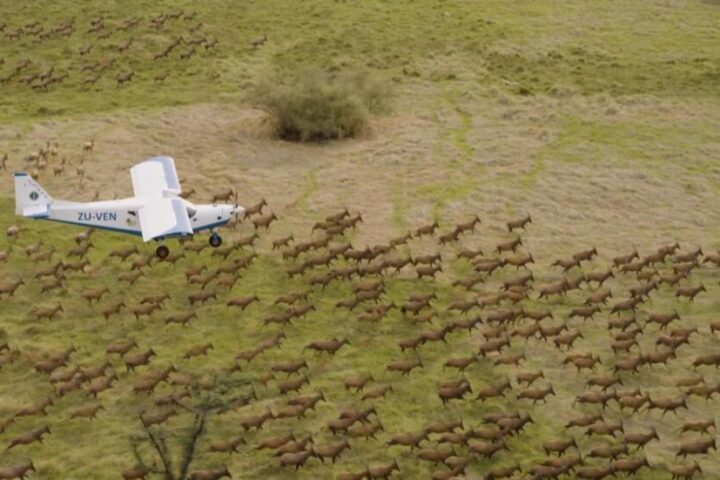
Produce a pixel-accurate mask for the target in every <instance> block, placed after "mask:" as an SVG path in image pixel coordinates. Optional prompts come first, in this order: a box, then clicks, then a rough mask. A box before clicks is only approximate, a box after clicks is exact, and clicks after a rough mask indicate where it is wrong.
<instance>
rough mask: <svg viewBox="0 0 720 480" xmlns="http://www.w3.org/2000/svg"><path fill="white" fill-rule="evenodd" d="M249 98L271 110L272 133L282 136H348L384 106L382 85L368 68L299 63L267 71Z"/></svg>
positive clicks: (312, 138) (303, 138)
mask: <svg viewBox="0 0 720 480" xmlns="http://www.w3.org/2000/svg"><path fill="white" fill-rule="evenodd" d="M253 93H254V101H255V102H256V104H257V105H258V107H259V108H262V109H263V110H265V111H267V112H268V113H269V114H270V115H271V119H272V122H273V130H274V133H275V134H276V135H277V136H278V137H279V138H282V139H285V140H295V141H302V142H307V141H318V140H330V139H341V138H348V137H354V136H356V135H358V134H360V133H361V132H362V131H363V130H365V128H366V127H367V125H368V122H369V119H370V115H371V114H373V113H378V112H380V111H382V110H383V109H384V108H385V107H386V106H387V99H388V95H389V92H388V88H387V87H386V85H384V84H383V83H382V82H381V81H379V80H377V79H374V78H373V77H372V76H371V75H370V73H368V72H326V71H324V70H322V69H320V68H304V69H301V70H298V71H296V72H293V73H291V74H286V75H273V76H271V77H268V78H267V79H266V80H265V81H263V82H261V83H260V85H259V86H258V87H257V88H256V89H255V91H254V92H253Z"/></svg>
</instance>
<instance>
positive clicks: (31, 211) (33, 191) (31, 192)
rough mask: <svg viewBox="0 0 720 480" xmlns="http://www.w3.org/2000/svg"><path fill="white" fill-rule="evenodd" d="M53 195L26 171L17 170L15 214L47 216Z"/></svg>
mask: <svg viewBox="0 0 720 480" xmlns="http://www.w3.org/2000/svg"><path fill="white" fill-rule="evenodd" d="M51 202H52V197H51V196H50V195H49V194H48V193H47V192H46V191H45V190H44V189H43V188H42V187H41V186H40V184H39V183H37V182H36V181H35V180H34V179H33V178H32V177H31V176H30V175H28V174H27V173H25V172H15V214H16V215H22V216H25V217H47V216H48V215H49V213H50V203H51Z"/></svg>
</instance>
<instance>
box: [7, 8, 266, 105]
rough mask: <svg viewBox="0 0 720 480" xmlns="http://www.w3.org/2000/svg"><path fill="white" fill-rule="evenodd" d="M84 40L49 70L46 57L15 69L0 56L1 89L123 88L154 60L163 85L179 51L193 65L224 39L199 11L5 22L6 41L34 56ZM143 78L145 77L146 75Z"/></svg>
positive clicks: (27, 60)
mask: <svg viewBox="0 0 720 480" xmlns="http://www.w3.org/2000/svg"><path fill="white" fill-rule="evenodd" d="M8 20H9V19H8ZM158 35H164V36H172V41H170V42H166V44H165V45H162V46H161V47H156V46H154V45H155V43H156V41H155V39H156V38H158ZM78 37H81V39H82V40H81V41H82V42H83V44H82V46H80V47H76V48H73V49H72V50H73V51H72V54H69V53H68V52H67V50H70V48H69V47H66V51H65V52H64V53H63V55H62V59H63V60H62V61H61V62H59V63H57V64H50V65H49V66H48V64H47V60H45V59H43V58H31V57H25V58H23V59H22V60H20V61H18V62H16V63H15V64H14V65H13V64H11V63H10V62H9V61H7V62H6V61H5V59H4V58H2V57H0V86H1V85H11V84H13V83H15V84H20V85H24V86H26V87H27V88H32V89H33V90H34V91H36V92H47V91H48V90H49V88H50V87H51V86H53V85H55V84H57V85H60V84H62V83H63V82H65V81H66V80H68V79H70V80H71V81H73V82H74V84H76V85H78V86H80V87H82V88H85V89H87V88H89V87H90V86H92V85H95V84H97V83H98V82H101V83H102V80H103V78H109V82H110V83H109V84H114V85H115V86H116V87H121V86H122V85H124V84H125V83H127V82H130V81H131V80H132V78H133V76H134V75H135V72H134V71H133V70H131V69H130V67H129V66H128V65H129V64H135V65H136V64H137V59H138V58H147V59H149V60H151V63H150V65H151V69H149V70H150V71H153V70H157V67H158V66H159V67H160V68H161V69H162V70H161V71H160V73H156V74H154V76H152V80H153V81H154V82H155V83H160V82H163V81H164V80H165V79H167V78H168V76H169V75H170V70H172V67H170V66H168V64H167V60H168V59H169V58H171V54H172V53H173V52H174V51H176V52H178V53H177V55H175V57H176V58H177V59H178V60H180V61H187V60H189V59H190V58H192V57H194V56H196V55H201V54H204V53H206V52H211V51H212V50H213V49H215V48H216V47H217V46H218V44H219V41H218V39H217V38H216V37H214V36H212V35H210V34H209V33H208V32H207V31H206V28H205V25H204V23H203V22H199V21H197V13H196V12H194V11H187V12H186V11H184V10H177V11H167V12H161V13H159V14H157V15H154V16H151V17H148V18H143V17H141V16H139V15H134V16H132V17H128V18H124V19H122V18H120V19H118V18H113V19H111V18H106V16H105V15H102V14H101V15H97V16H95V17H93V18H91V19H89V21H87V23H86V22H80V21H78V20H76V19H75V18H74V17H73V18H69V19H67V20H63V21H58V22H48V23H42V22H40V21H38V20H33V21H31V22H26V23H24V24H17V25H12V24H9V23H8V22H0V42H6V43H8V44H10V45H13V46H17V45H21V46H22V47H23V51H24V52H32V51H33V48H34V47H35V46H37V45H58V46H59V47H64V46H65V45H67V44H68V42H71V41H72V42H73V43H75V42H76V41H77V39H78ZM257 42H258V41H257V39H253V40H250V45H251V46H254V47H256V46H257V45H258V44H257ZM260 44H261V43H260ZM152 49H158V50H157V51H153V50H152ZM3 64H6V65H3ZM140 73H141V76H142V75H143V74H145V73H146V72H140ZM191 74H194V73H191ZM150 75H152V74H150ZM146 78H147V79H150V76H147V77H146Z"/></svg>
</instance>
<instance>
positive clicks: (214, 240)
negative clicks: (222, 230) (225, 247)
mask: <svg viewBox="0 0 720 480" xmlns="http://www.w3.org/2000/svg"><path fill="white" fill-rule="evenodd" d="M220 245H222V237H221V236H220V235H218V234H217V233H215V232H213V233H212V235H210V246H211V247H213V248H217V247H219V246H220Z"/></svg>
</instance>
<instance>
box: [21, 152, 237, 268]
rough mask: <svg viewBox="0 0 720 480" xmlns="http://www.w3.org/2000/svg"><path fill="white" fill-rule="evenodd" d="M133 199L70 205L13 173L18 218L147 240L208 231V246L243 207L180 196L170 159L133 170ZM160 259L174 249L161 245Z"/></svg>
mask: <svg viewBox="0 0 720 480" xmlns="http://www.w3.org/2000/svg"><path fill="white" fill-rule="evenodd" d="M130 177H131V178H132V184H133V191H134V193H135V196H133V197H130V198H124V199H120V200H108V201H102V202H87V203H82V202H68V201H65V200H56V199H54V198H52V197H51V196H50V195H49V194H48V193H47V192H46V191H45V190H44V189H43V188H42V187H41V186H40V184H38V183H37V182H36V181H35V180H34V179H33V178H32V177H31V176H30V175H28V174H27V173H25V172H16V173H15V214H17V215H22V216H23V217H30V218H37V219H43V220H52V221H55V222H62V223H71V224H73V225H85V226H88V227H92V228H98V229H104V230H113V231H116V232H122V233H129V234H132V235H139V236H142V238H143V240H144V241H145V242H148V241H150V240H156V241H160V242H162V241H163V240H165V239H166V238H172V237H183V236H189V235H193V234H194V233H195V232H198V231H201V230H210V231H211V235H210V245H211V246H213V247H219V246H220V245H221V244H222V238H221V237H220V235H218V234H217V232H215V230H214V229H215V228H216V227H219V226H221V225H224V224H226V223H227V222H228V221H230V219H231V218H232V216H233V215H235V214H241V213H243V212H244V210H245V209H244V208H242V207H240V206H238V205H228V204H219V205H195V204H193V203H190V202H188V201H187V200H185V199H183V198H180V193H181V189H180V181H179V180H178V176H177V172H176V171H175V162H174V161H173V159H172V158H170V157H153V158H150V159H148V160H146V161H144V162H141V163H138V164H137V165H135V166H134V167H132V168H131V169H130ZM155 253H156V254H157V256H158V257H160V258H165V257H167V256H168V254H169V253H170V250H169V249H168V247H167V246H165V245H162V244H161V245H160V246H159V247H157V250H156V252H155Z"/></svg>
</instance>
